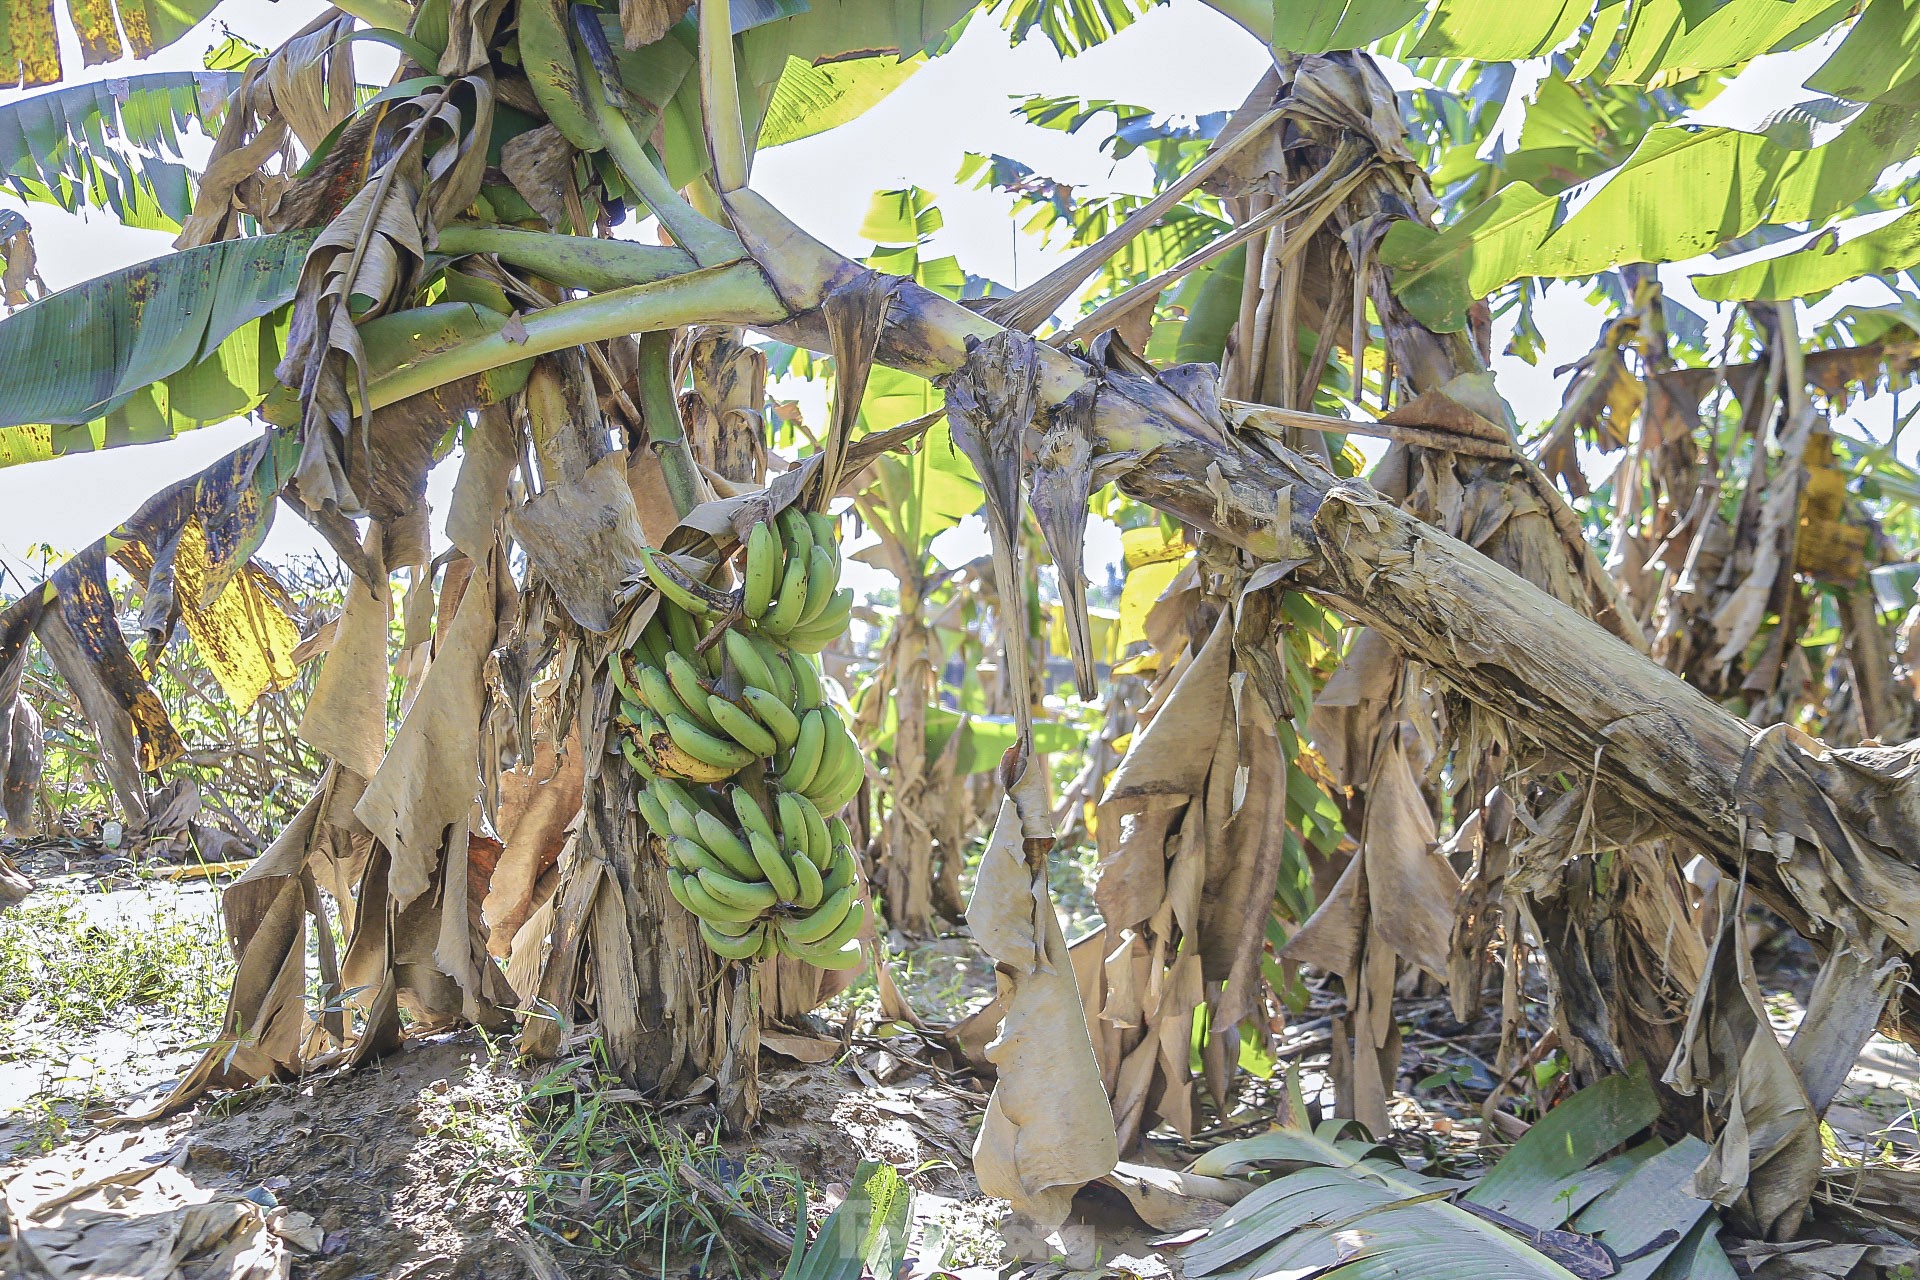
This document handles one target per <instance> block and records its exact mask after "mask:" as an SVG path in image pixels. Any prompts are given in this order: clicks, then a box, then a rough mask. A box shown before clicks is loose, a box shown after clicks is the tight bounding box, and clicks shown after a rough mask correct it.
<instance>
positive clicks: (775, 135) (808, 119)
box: [759, 54, 926, 147]
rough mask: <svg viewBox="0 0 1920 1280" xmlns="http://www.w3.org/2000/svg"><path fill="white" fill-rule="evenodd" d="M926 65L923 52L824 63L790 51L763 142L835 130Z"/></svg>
mask: <svg viewBox="0 0 1920 1280" xmlns="http://www.w3.org/2000/svg"><path fill="white" fill-rule="evenodd" d="M925 65H926V57H925V55H923V54H914V55H913V56H911V57H909V58H904V59H902V58H896V57H892V56H889V55H886V54H881V55H878V56H876V57H871V58H853V59H849V60H848V61H845V62H828V63H825V64H822V65H820V66H815V65H814V64H813V63H811V62H808V61H806V60H805V59H803V58H795V57H792V56H789V57H788V58H787V65H786V66H785V68H783V69H782V70H781V72H780V79H779V80H778V81H777V82H776V83H775V84H774V86H773V95H772V97H771V98H770V99H769V100H768V103H767V111H766V116H765V118H764V119H763V120H762V121H761V123H760V144H759V145H760V146H762V147H777V146H781V145H782V144H784V143H788V142H798V141H799V140H800V139H802V138H811V137H812V136H813V135H814V134H816V133H825V132H826V131H827V130H829V129H836V128H838V127H839V126H841V125H843V124H845V123H847V122H848V121H849V120H853V119H855V118H857V117H859V116H861V115H863V114H864V113H865V112H866V111H867V110H868V109H869V108H871V107H873V106H875V105H876V104H878V103H879V102H880V100H881V99H883V98H885V97H886V96H887V95H888V94H890V93H892V92H893V91H894V90H895V89H898V88H899V87H900V86H901V85H903V84H905V83H906V82H907V81H908V80H909V79H910V78H912V76H913V74H914V72H916V71H918V70H920V68H921V67H923V66H925Z"/></svg>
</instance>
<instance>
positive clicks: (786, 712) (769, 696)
mask: <svg viewBox="0 0 1920 1280" xmlns="http://www.w3.org/2000/svg"><path fill="white" fill-rule="evenodd" d="M740 696H741V697H743V698H745V699H746V700H747V706H748V707H749V708H750V709H751V710H752V711H753V714H754V716H755V718H756V719H758V720H759V722H760V723H761V724H763V725H765V726H766V727H767V732H768V733H770V734H772V735H773V742H774V750H775V751H791V750H792V749H793V744H794V741H795V739H797V738H799V736H800V717H799V716H796V715H794V714H793V708H792V707H789V706H788V705H787V704H786V703H784V702H782V701H780V697H779V695H778V694H775V693H771V692H769V691H768V690H766V689H759V688H755V687H754V686H753V685H748V686H747V687H746V688H744V689H742V690H741V691H740ZM762 754H764V755H772V754H774V752H773V751H767V752H763V753H762Z"/></svg>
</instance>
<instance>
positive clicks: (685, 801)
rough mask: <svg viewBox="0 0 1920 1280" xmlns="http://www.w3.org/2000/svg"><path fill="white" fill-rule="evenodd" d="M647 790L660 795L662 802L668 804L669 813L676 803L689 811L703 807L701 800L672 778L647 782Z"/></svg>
mask: <svg viewBox="0 0 1920 1280" xmlns="http://www.w3.org/2000/svg"><path fill="white" fill-rule="evenodd" d="M647 790H649V791H652V792H655V793H657V794H658V795H659V797H660V803H661V804H662V805H665V806H666V809H667V811H668V812H669V813H671V812H672V811H673V807H674V806H675V805H679V806H680V807H681V808H683V809H685V810H687V811H688V812H692V811H693V810H695V809H698V808H700V807H701V805H700V802H699V801H698V800H696V799H695V798H694V795H693V793H692V792H691V791H688V790H687V789H686V788H685V787H683V786H681V785H680V784H679V783H677V782H675V781H674V780H673V779H672V778H655V779H654V780H653V781H652V782H650V783H648V784H647Z"/></svg>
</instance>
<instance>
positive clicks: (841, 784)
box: [808, 752, 867, 813]
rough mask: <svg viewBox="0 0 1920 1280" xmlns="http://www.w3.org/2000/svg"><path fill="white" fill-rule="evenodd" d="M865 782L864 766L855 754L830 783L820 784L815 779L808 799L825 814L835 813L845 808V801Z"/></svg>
mask: <svg viewBox="0 0 1920 1280" xmlns="http://www.w3.org/2000/svg"><path fill="white" fill-rule="evenodd" d="M866 780H867V769H866V765H865V764H863V763H862V762H861V759H860V755H859V753H858V752H855V753H854V754H853V755H852V756H851V757H850V758H849V759H848V761H847V764H846V766H845V767H844V768H843V769H842V770H841V772H840V773H839V774H837V775H836V776H835V777H834V778H833V780H832V781H831V782H824V783H823V782H821V781H820V780H819V779H818V778H817V777H816V778H815V780H814V785H813V789H812V790H811V791H810V792H809V793H808V798H809V799H811V800H813V801H814V802H815V803H817V804H818V805H819V806H820V808H821V809H822V810H823V811H825V812H827V813H836V812H838V811H839V810H841V809H843V808H845V807H846V804H847V801H849V800H851V799H853V798H854V796H856V795H858V794H859V793H860V785H861V784H862V783H863V782H865V781H866Z"/></svg>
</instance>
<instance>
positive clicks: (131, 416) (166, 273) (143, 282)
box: [0, 231, 314, 466]
mask: <svg viewBox="0 0 1920 1280" xmlns="http://www.w3.org/2000/svg"><path fill="white" fill-rule="evenodd" d="M313 234H314V233H313V232H310V231H299V232H285V233H281V234H279V235H271V236H257V237H253V238H251V239H245V240H227V241H221V242H219V243H216V244H210V245H205V246H203V247H200V248H195V249H188V250H185V251H183V252H180V253H175V254H171V255H169V256H167V257H164V258H156V259H154V260H152V261H151V262H143V263H140V264H138V265H136V266H132V267H127V268H125V269H124V270H121V271H115V272H112V273H110V274H108V275H104V276H100V277H98V278H96V279H93V280H89V281H86V282H85V283H83V284H78V285H75V286H73V287H72V288H70V289H63V290H61V291H60V292H59V293H56V294H53V295H52V296H51V297H47V298H43V299H41V300H40V301H38V302H36V303H34V304H32V305H31V306H28V307H24V308H22V309H21V310H19V311H17V312H15V313H14V314H13V315H11V316H8V317H7V318H6V319H4V320H0V368H4V369H6V370H7V391H8V394H7V396H6V397H5V399H4V402H0V466H16V465H18V464H20V463H23V462H37V461H41V460H43V459H46V458H51V457H57V456H60V455H62V454H68V453H85V452H90V451H92V450H95V449H107V448H114V447H117V446H120V445H127V444H146V443H150V442H152V441H156V440H169V439H172V438H173V437H174V436H175V435H178V434H179V433H180V432H182V431H190V430H193V429H195V428H197V427H204V426H210V425H212V424H213V423H216V422H223V421H225V420H226V419H228V418H232V417H235V416H238V415H239V414H242V413H246V412H247V411H249V410H250V409H252V408H253V407H254V406H255V405H257V404H259V403H260V401H261V400H262V399H264V398H265V396H266V395H267V393H268V392H269V391H270V390H271V389H272V388H273V387H274V386H275V385H276V384H275V382H274V378H273V368H274V365H275V364H276V363H277V362H278V360H279V350H280V341H279V337H278V335H279V333H280V332H281V331H282V330H283V329H284V326H285V313H284V310H283V308H284V307H285V306H286V304H287V303H288V302H289V301H290V300H291V299H292V297H293V291H294V287H295V285H296V284H297V283H298V281H299V278H300V267H301V263H302V262H303V261H304V259H305V257H306V252H307V247H308V245H309V244H311V243H312V241H313Z"/></svg>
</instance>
